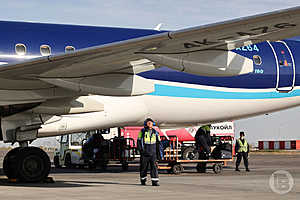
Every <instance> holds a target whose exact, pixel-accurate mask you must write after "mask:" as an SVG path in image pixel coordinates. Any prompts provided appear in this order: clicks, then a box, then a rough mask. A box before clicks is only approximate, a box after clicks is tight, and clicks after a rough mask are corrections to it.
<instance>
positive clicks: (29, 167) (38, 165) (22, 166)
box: [17, 147, 51, 183]
mask: <svg viewBox="0 0 300 200" xmlns="http://www.w3.org/2000/svg"><path fill="white" fill-rule="evenodd" d="M18 157H19V161H18V168H17V169H18V178H19V179H20V181H23V182H31V183H32V182H41V181H43V180H45V179H46V178H47V177H48V175H49V172H50V168H51V162H50V159H49V156H48V155H47V153H46V152H44V151H43V150H41V149H40V148H37V147H25V148H21V149H20V150H19V152H18Z"/></svg>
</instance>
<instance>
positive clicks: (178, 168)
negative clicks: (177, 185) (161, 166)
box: [171, 164, 183, 174]
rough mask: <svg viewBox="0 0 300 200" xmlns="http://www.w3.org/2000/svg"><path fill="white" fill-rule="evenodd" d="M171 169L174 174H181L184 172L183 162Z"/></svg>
mask: <svg viewBox="0 0 300 200" xmlns="http://www.w3.org/2000/svg"><path fill="white" fill-rule="evenodd" d="M171 170H172V173H173V174H181V173H182V172H183V166H182V165H181V164H175V165H173V166H172V169H171Z"/></svg>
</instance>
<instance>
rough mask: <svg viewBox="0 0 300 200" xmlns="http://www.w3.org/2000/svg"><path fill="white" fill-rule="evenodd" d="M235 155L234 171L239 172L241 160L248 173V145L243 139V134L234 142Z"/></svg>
mask: <svg viewBox="0 0 300 200" xmlns="http://www.w3.org/2000/svg"><path fill="white" fill-rule="evenodd" d="M235 153H236V156H237V159H236V168H235V171H238V172H239V171H240V170H239V166H240V163H241V161H242V158H243V160H244V165H245V168H246V171H247V172H250V170H249V167H248V164H249V163H248V154H249V144H248V142H247V140H246V139H245V133H244V132H240V138H239V139H237V140H236V143H235Z"/></svg>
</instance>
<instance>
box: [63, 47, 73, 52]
mask: <svg viewBox="0 0 300 200" xmlns="http://www.w3.org/2000/svg"><path fill="white" fill-rule="evenodd" d="M73 51H75V47H73V46H66V48H65V52H66V53H70V52H73Z"/></svg>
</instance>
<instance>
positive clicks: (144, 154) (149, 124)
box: [137, 118, 160, 186]
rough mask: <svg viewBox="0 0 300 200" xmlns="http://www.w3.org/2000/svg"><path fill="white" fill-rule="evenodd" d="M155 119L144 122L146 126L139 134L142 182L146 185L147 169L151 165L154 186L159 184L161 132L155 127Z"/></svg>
mask: <svg viewBox="0 0 300 200" xmlns="http://www.w3.org/2000/svg"><path fill="white" fill-rule="evenodd" d="M153 124H154V121H153V120H152V119H150V118H148V119H146V120H145V122H144V128H143V129H142V130H141V131H140V133H139V136H138V141H137V144H138V149H139V151H140V154H141V157H140V178H141V184H142V185H146V182H147V171H148V166H149V165H150V175H151V180H152V185H153V186H159V179H158V168H157V159H158V158H159V156H160V152H159V145H160V136H159V133H158V132H157V131H156V130H154V128H153Z"/></svg>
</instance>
